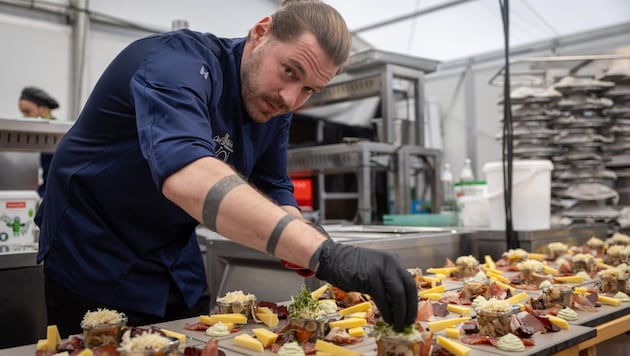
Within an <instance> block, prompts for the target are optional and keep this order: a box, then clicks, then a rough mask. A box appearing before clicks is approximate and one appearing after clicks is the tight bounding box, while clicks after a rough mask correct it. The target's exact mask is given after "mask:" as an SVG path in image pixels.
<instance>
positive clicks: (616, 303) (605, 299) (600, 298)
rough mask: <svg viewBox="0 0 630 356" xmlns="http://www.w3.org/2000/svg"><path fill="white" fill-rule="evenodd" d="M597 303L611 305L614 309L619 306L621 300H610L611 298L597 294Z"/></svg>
mask: <svg viewBox="0 0 630 356" xmlns="http://www.w3.org/2000/svg"><path fill="white" fill-rule="evenodd" d="M597 301H598V302H600V303H604V304H608V305H613V306H615V307H618V306H620V305H621V299H617V298H611V297H607V296H605V295H601V294H599V295H598V296H597Z"/></svg>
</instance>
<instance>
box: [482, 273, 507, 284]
mask: <svg viewBox="0 0 630 356" xmlns="http://www.w3.org/2000/svg"><path fill="white" fill-rule="evenodd" d="M486 276H488V278H492V279H494V280H495V281H499V282H503V283H510V280H509V279H507V278H506V277H503V276H502V275H500V274H496V273H492V272H486Z"/></svg>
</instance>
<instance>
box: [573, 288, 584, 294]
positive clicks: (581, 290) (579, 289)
mask: <svg viewBox="0 0 630 356" xmlns="http://www.w3.org/2000/svg"><path fill="white" fill-rule="evenodd" d="M573 292H575V293H578V294H584V293H586V287H575V288H573Z"/></svg>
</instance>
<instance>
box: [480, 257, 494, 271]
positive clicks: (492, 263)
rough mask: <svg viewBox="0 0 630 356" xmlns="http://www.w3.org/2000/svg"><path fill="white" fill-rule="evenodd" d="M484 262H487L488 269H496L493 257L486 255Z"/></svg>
mask: <svg viewBox="0 0 630 356" xmlns="http://www.w3.org/2000/svg"><path fill="white" fill-rule="evenodd" d="M483 259H484V261H486V265H488V268H492V269H496V268H497V265H496V264H495V263H494V260H492V256H490V255H485V256H483Z"/></svg>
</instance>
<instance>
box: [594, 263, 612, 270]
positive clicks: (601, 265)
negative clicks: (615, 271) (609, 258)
mask: <svg viewBox="0 0 630 356" xmlns="http://www.w3.org/2000/svg"><path fill="white" fill-rule="evenodd" d="M597 267H600V268H603V269H611V268H615V267H613V266H610V265H607V264H605V263H604V262H597Z"/></svg>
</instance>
